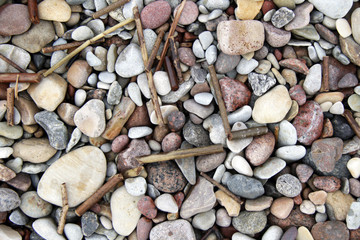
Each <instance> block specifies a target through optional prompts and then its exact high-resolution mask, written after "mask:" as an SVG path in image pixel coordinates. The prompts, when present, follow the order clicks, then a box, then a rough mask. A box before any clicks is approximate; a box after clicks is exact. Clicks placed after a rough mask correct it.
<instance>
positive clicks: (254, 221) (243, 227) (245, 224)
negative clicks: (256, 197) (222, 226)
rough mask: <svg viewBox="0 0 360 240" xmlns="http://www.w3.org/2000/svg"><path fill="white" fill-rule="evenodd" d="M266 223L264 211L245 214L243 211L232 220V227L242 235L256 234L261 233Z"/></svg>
mask: <svg viewBox="0 0 360 240" xmlns="http://www.w3.org/2000/svg"><path fill="white" fill-rule="evenodd" d="M266 223H267V219H266V214H265V212H264V211H260V212H247V211H243V212H241V213H240V214H239V216H237V217H235V218H233V220H232V225H233V226H234V228H235V229H236V230H238V231H239V232H241V233H244V234H256V233H259V232H261V231H262V230H263V229H264V228H265V226H266Z"/></svg>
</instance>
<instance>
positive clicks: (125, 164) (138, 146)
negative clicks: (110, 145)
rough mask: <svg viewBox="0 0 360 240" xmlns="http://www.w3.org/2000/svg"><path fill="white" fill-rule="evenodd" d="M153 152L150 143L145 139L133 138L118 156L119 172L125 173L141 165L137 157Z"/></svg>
mask: <svg viewBox="0 0 360 240" xmlns="http://www.w3.org/2000/svg"><path fill="white" fill-rule="evenodd" d="M150 153H151V151H150V148H149V145H148V144H147V143H146V142H145V140H143V139H134V140H131V142H130V144H129V145H128V146H127V148H126V149H124V150H123V151H121V152H120V153H119V154H118V155H117V157H116V160H117V167H118V170H119V172H121V173H124V172H126V171H127V170H130V169H132V168H136V167H138V166H139V162H138V161H137V160H136V157H140V156H144V155H149V154H150Z"/></svg>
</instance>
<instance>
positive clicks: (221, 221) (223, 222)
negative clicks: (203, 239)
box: [216, 208, 231, 227]
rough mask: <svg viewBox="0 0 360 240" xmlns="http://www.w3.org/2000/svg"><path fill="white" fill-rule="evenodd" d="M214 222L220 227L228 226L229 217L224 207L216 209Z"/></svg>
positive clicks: (229, 222)
mask: <svg viewBox="0 0 360 240" xmlns="http://www.w3.org/2000/svg"><path fill="white" fill-rule="evenodd" d="M216 224H217V225H219V226H220V227H229V226H230V224H231V217H230V216H229V214H228V212H227V211H226V209H225V208H220V209H218V210H217V211H216Z"/></svg>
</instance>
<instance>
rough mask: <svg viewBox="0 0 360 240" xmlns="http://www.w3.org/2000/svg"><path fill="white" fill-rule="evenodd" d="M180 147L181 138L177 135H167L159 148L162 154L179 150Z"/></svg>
mask: <svg viewBox="0 0 360 240" xmlns="http://www.w3.org/2000/svg"><path fill="white" fill-rule="evenodd" d="M180 145H181V136H180V135H178V134H177V133H174V132H172V133H169V134H167V135H166V136H165V137H164V139H163V140H162V142H161V147H162V150H163V151H164V152H171V151H175V150H177V149H178V148H180Z"/></svg>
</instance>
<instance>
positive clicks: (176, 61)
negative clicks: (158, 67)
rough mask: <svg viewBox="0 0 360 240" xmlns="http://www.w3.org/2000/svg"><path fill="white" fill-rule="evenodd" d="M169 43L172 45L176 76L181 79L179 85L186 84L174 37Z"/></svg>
mask: <svg viewBox="0 0 360 240" xmlns="http://www.w3.org/2000/svg"><path fill="white" fill-rule="evenodd" d="M169 43H170V51H171V57H172V60H173V62H174V67H175V70H176V74H177V76H178V79H179V83H180V84H181V83H183V82H184V78H183V75H182V72H181V67H180V58H179V54H178V49H177V47H176V42H175V40H174V36H171V37H170V38H169Z"/></svg>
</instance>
